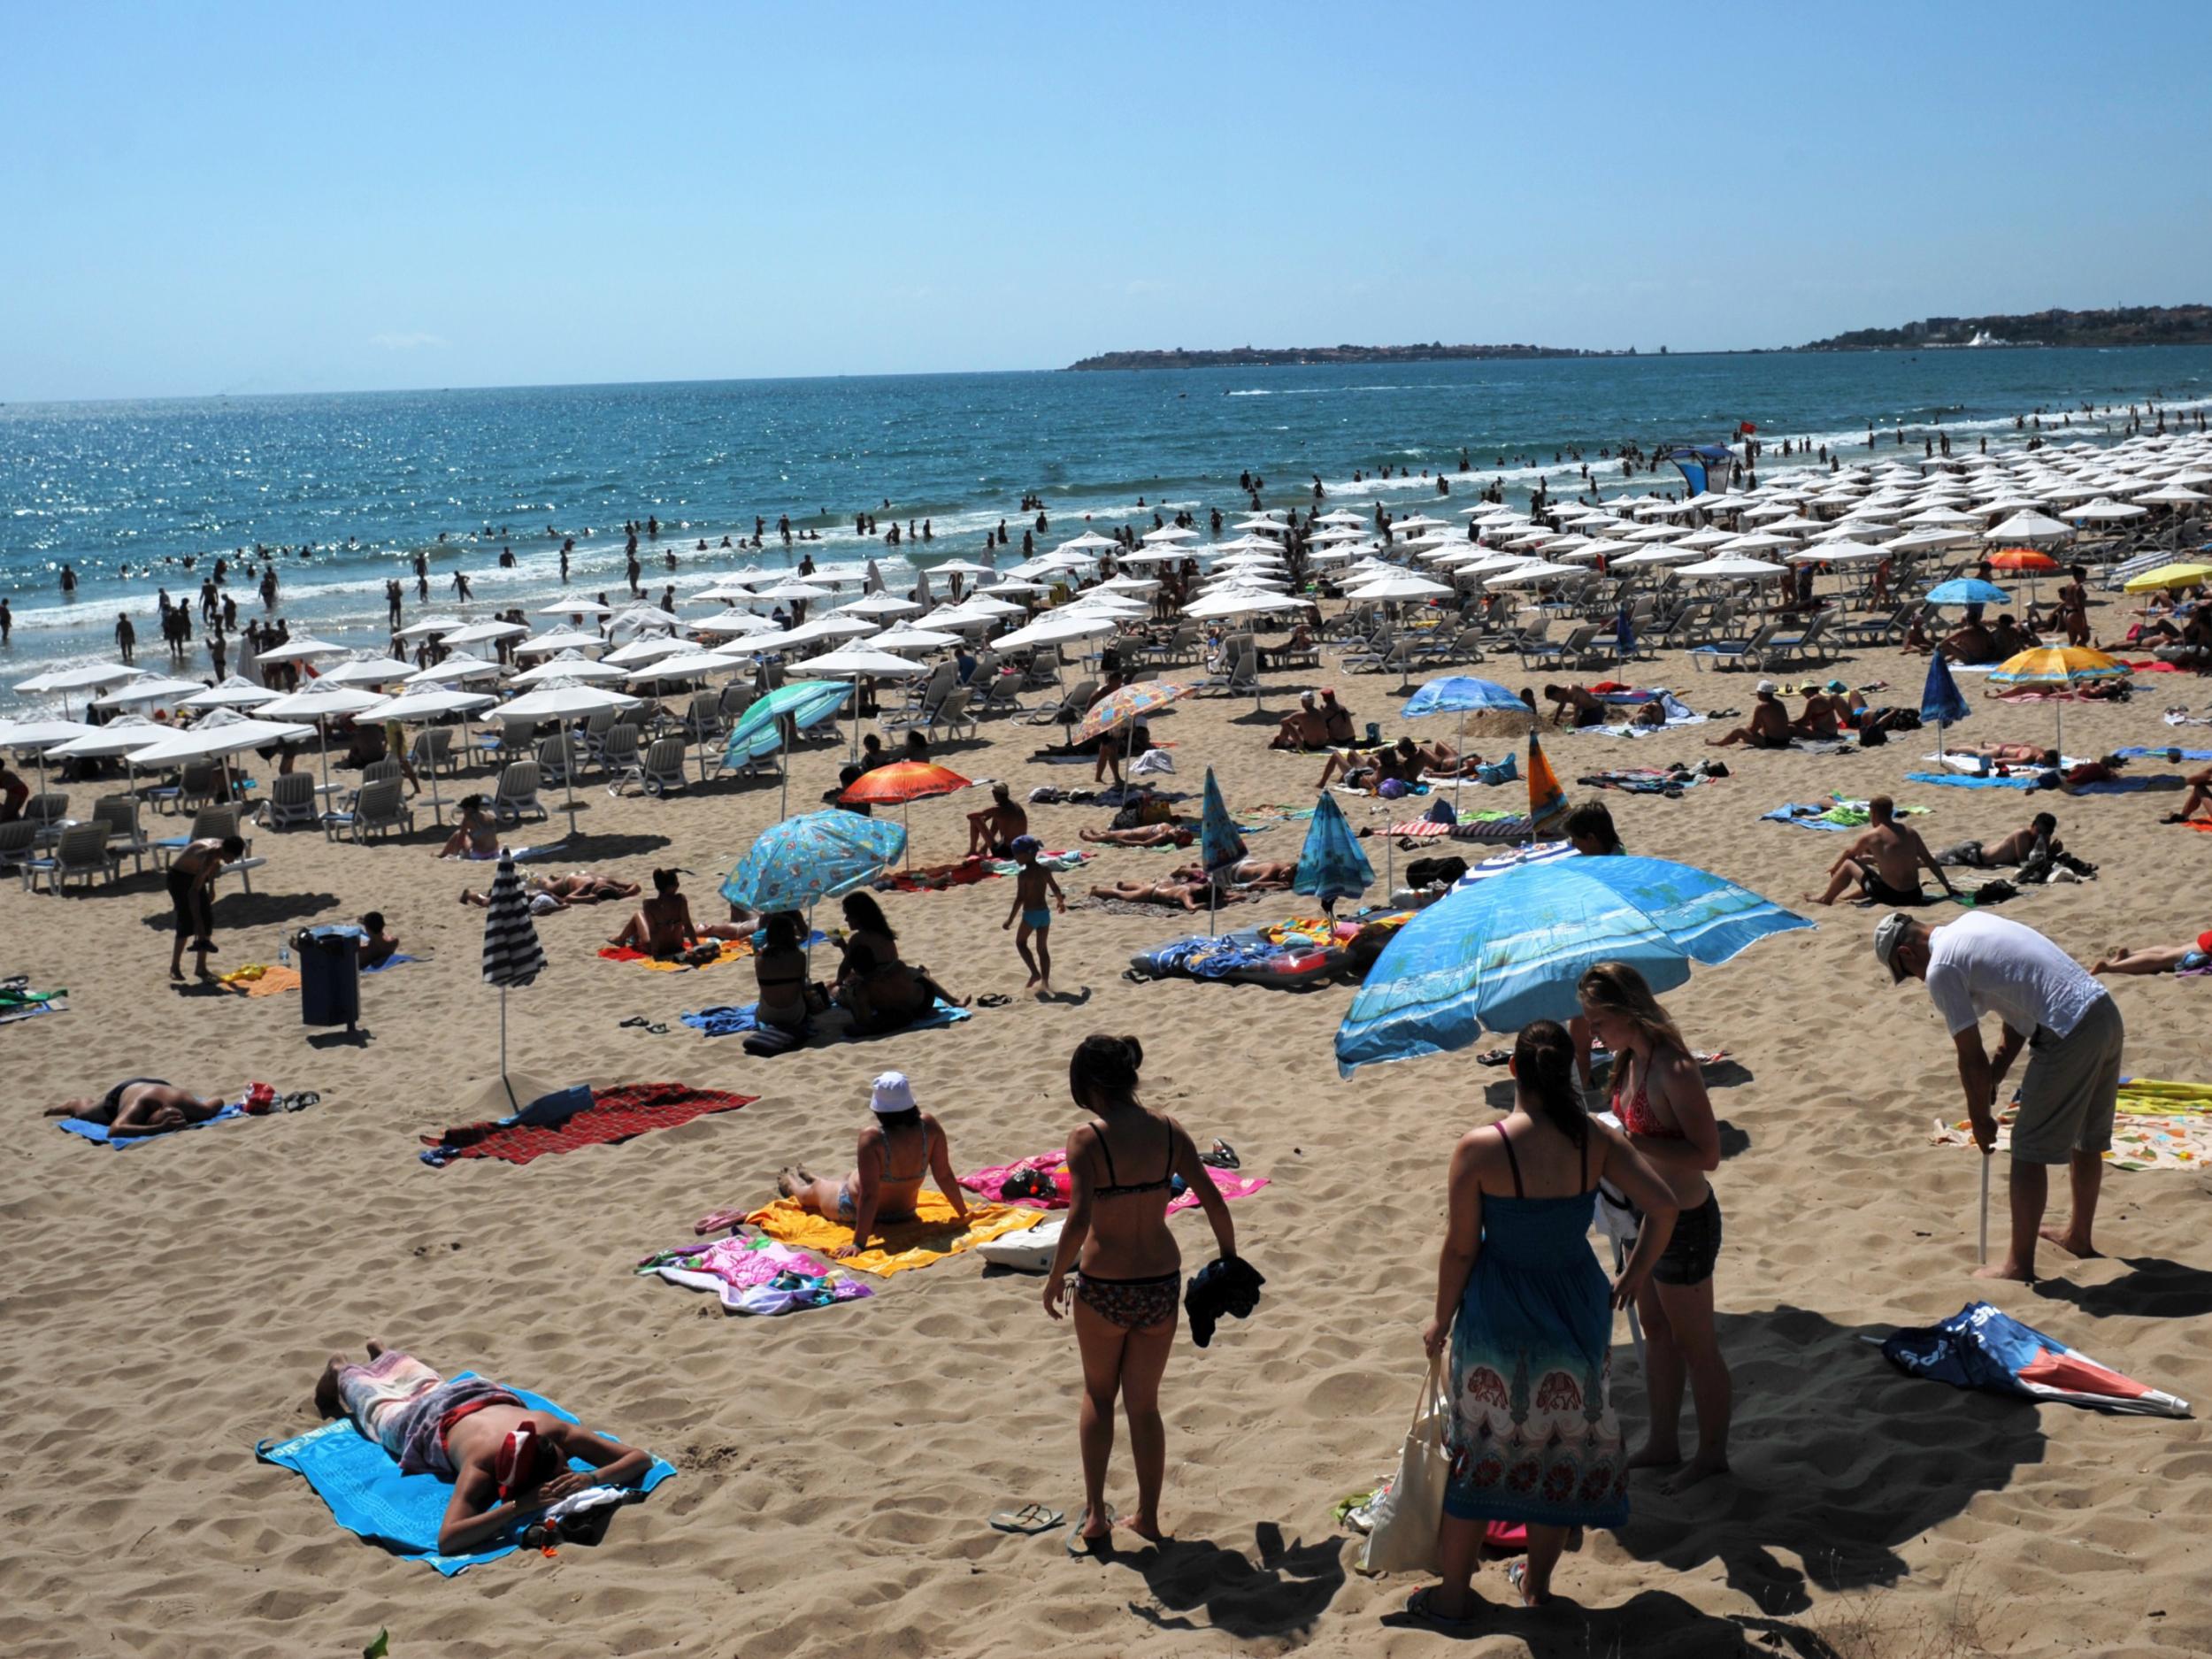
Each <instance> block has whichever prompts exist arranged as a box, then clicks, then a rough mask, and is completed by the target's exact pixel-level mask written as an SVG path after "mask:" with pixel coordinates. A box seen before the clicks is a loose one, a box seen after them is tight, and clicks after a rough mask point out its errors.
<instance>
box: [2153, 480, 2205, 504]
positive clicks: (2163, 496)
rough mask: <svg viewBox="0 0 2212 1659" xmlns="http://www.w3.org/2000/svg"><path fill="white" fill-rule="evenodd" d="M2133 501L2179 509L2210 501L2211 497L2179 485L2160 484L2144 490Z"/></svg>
mask: <svg viewBox="0 0 2212 1659" xmlns="http://www.w3.org/2000/svg"><path fill="white" fill-rule="evenodd" d="M2135 499H2136V500H2138V501H2154V502H2156V503H2158V504H2159V505H2161V506H2162V507H2180V506H2185V505H2188V504H2190V503H2196V502H2202V501H2212V495H2200V494H2198V493H2197V492H2196V491H2195V490H2193V489H2190V488H2187V487H2186V486H2185V485H2181V484H2162V485H2160V486H2159V487H2158V488H2156V489H2153V490H2146V491H2145V492H2144V493H2143V494H2142V495H2138V496H2137V497H2136V498H2135Z"/></svg>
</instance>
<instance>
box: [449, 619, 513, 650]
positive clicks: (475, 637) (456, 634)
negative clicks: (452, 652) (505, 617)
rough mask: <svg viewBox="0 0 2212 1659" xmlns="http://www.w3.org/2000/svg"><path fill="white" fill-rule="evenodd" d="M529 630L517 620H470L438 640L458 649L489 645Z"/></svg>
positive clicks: (511, 638)
mask: <svg viewBox="0 0 2212 1659" xmlns="http://www.w3.org/2000/svg"><path fill="white" fill-rule="evenodd" d="M529 632H530V630H529V629H527V628H526V627H524V626H522V624H521V623H519V622H472V623H470V624H469V625H468V626H465V627H459V628H455V629H454V630H453V631H452V632H451V633H449V634H445V635H443V636H442V638H441V639H440V640H439V641H438V643H439V644H441V645H449V646H452V647H454V648H455V649H459V648H461V647H462V646H465V645H489V644H491V643H492V642H493V641H495V640H516V639H520V638H522V637H523V636H524V635H525V634H528V633H529Z"/></svg>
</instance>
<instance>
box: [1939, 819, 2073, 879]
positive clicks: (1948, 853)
mask: <svg viewBox="0 0 2212 1659" xmlns="http://www.w3.org/2000/svg"><path fill="white" fill-rule="evenodd" d="M2057 834H2058V819H2057V818H2055V817H2053V816H2052V815H2051V814H2050V813H2048V812H2038V813H2037V814H2036V815H2035V817H2034V818H2032V819H2030V820H2029V821H2028V824H2027V826H2026V827H2025V828H2024V829H2016V830H2015V831H2013V832H2012V833H2011V834H2009V835H2007V836H2005V837H2003V838H2002V839H2001V840H1999V841H1960V842H1958V843H1957V844H1956V845H1955V846H1951V847H1946V848H1945V849H1943V850H1942V851H1941V852H1939V853H1938V854H1937V855H1936V862H1937V863H1938V864H1956V865H1963V866H1965V867H1966V868H1967V869H1970V870H1995V869H2000V868H2002V867H2004V866H2006V865H2009V864H2026V863H2027V862H2028V861H2029V860H2030V859H2031V858H2034V857H2039V856H2040V857H2044V858H2055V857H2056V856H2058V855H2059V854H2061V853H2062V852H2064V851H2065V850H2066V848H2065V846H2064V844H2063V843H2062V842H2061V841H2058V840H2057V839H2056V837H2057Z"/></svg>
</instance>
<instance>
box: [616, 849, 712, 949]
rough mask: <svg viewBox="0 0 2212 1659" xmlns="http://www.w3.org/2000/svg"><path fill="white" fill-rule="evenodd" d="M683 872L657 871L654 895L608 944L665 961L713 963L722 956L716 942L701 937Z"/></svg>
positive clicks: (654, 877) (654, 875)
mask: <svg viewBox="0 0 2212 1659" xmlns="http://www.w3.org/2000/svg"><path fill="white" fill-rule="evenodd" d="M679 873H680V872H677V871H673V870H656V871H655V872H653V896H652V897H651V898H649V899H648V900H646V901H645V902H644V903H642V904H641V905H639V906H638V908H637V910H636V912H635V914H634V915H633V916H632V917H631V918H630V919H629V920H628V921H627V922H626V923H625V924H624V925H623V928H622V931H621V932H620V933H617V934H616V935H615V936H614V937H613V938H611V939H610V940H609V941H607V942H608V943H609V944H611V945H612V946H613V947H614V948H615V949H618V950H639V951H642V952H644V953H645V954H646V955H647V956H654V957H657V958H658V959H660V960H661V961H663V962H711V961H713V960H714V959H715V957H717V956H719V955H720V954H721V949H722V948H721V946H719V945H718V944H717V943H716V942H715V941H713V940H710V939H706V940H703V939H701V938H700V937H699V929H698V926H697V925H696V924H695V923H694V922H693V921H692V919H691V901H690V900H689V899H687V898H686V897H685V896H684V895H683V893H682V892H681V890H680V883H679V881H678V876H679Z"/></svg>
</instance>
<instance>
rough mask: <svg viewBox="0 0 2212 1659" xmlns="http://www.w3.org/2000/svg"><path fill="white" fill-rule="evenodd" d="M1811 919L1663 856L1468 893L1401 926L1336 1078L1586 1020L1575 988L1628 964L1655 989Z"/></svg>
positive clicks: (1521, 878)
mask: <svg viewBox="0 0 2212 1659" xmlns="http://www.w3.org/2000/svg"><path fill="white" fill-rule="evenodd" d="M1810 926H1812V923H1810V922H1809V921H1807V920H1806V919H1805V918H1803V917H1801V916H1798V915H1795V914H1793V913H1792V912H1791V911H1788V910H1784V909H1782V908H1781V906H1779V905H1778V904H1775V903H1773V902H1771V901H1770V900H1767V899H1763V898H1761V897H1760V896H1759V895H1757V894H1755V893H1753V892H1751V891H1750V890H1749V889H1747V888H1745V887H1738V886H1737V885H1736V884H1735V883H1734V882H1732V881H1724V880H1723V879H1721V878H1720V877H1718V876H1716V875H1711V874H1709V873H1708V872H1705V871H1702V870H1698V869H1694V868H1693V867H1692V866H1690V865H1688V864H1673V863H1670V862H1669V861H1668V860H1666V859H1664V858H1561V859H1557V860H1555V861H1553V862H1550V863H1545V864H1524V865H1522V866H1520V867H1519V868H1518V869H1513V870H1508V871H1506V872H1504V873H1503V874H1502V875H1499V876H1495V877H1494V878H1492V879H1489V880H1486V881H1481V882H1477V883H1474V884H1473V885H1471V886H1467V887H1459V888H1456V889H1455V890H1454V891H1453V892H1451V893H1450V894H1448V895H1446V896H1445V897H1444V898H1443V899H1441V900H1440V901H1439V902H1437V903H1435V904H1432V905H1431V906H1430V907H1429V908H1428V909H1427V910H1423V911H1422V912H1421V913H1420V914H1419V915H1418V916H1417V917H1415V918H1413V919H1412V920H1411V921H1410V922H1408V923H1407V924H1406V925H1405V926H1403V927H1402V928H1400V929H1399V930H1398V934H1397V937H1395V938H1394V939H1393V940H1392V941H1390V943H1389V944H1388V945H1387V946H1386V947H1385V948H1384V949H1383V953H1382V955H1381V956H1380V957H1379V958H1378V959H1377V961H1376V963H1375V965H1374V967H1373V968H1372V969H1371V970H1370V971H1369V972H1368V975H1367V982H1366V984H1364V985H1363V986H1362V987H1360V990H1359V994H1358V995H1356V996H1355V997H1354V998H1353V999H1352V1007H1351V1011H1350V1012H1349V1013H1348V1014H1347V1015H1346V1016H1345V1018H1344V1024H1343V1025H1341V1026H1340V1027H1338V1030H1337V1033H1336V1061H1337V1070H1338V1071H1340V1073H1342V1074H1343V1075H1344V1076H1346V1077H1349V1076H1350V1075H1351V1074H1352V1072H1353V1071H1355V1070H1356V1069H1357V1068H1358V1067H1360V1066H1363V1065H1372V1064H1377V1063H1378V1062H1380V1061H1385V1060H1407V1059H1411V1058H1413V1057H1414V1056H1417V1055H1424V1054H1444V1053H1448V1052H1449V1051H1451V1050H1452V1049H1455V1048H1466V1047H1468V1046H1469V1045H1471V1043H1473V1041H1475V1039H1476V1038H1477V1037H1478V1036H1479V1035H1480V1034H1481V1032H1482V1030H1483V1028H1484V1027H1485V1026H1488V1027H1490V1028H1491V1029H1492V1030H1494V1031H1518V1030H1519V1029H1520V1028H1521V1027H1522V1026H1524V1025H1530V1024H1532V1023H1533V1022H1534V1021H1536V1020H1540V1019H1556V1020H1559V1021H1561V1022H1565V1021H1566V1020H1568V1019H1571V1018H1573V1017H1574V1015H1575V1014H1576V1013H1577V1012H1578V1010H1579V1004H1578V1002H1577V1000H1576V996H1575V984H1576V981H1577V980H1578V979H1581V977H1582V975H1583V972H1584V971H1585V970H1586V969H1587V968H1589V967H1590V966H1592V965H1593V964H1596V963H1600V962H1625V963H1627V964H1630V965H1631V966H1632V967H1634V968H1635V969H1636V970H1637V972H1640V973H1641V974H1642V975H1643V976H1644V979H1646V981H1647V983H1649V985H1650V986H1651V987H1652V989H1654V990H1655V991H1666V990H1671V989H1672V988H1673V987H1676V986H1678V985H1680V984H1682V983H1684V982H1685V981H1686V980H1687V979H1689V977H1690V964H1691V963H1693V962H1702V963H1707V964H1712V963H1719V962H1725V961H1727V960H1728V959H1729V958H1730V957H1731V956H1734V955H1735V954H1736V953H1737V952H1738V951H1740V950H1741V949H1744V948H1745V947H1746V946H1747V945H1749V944H1751V943H1753V942H1754V941H1757V940H1760V939H1763V938H1765V937H1766V936H1767V935H1768V934H1769V933H1786V932H1789V931H1791V930H1793V929H1795V928H1800V927H1810Z"/></svg>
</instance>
